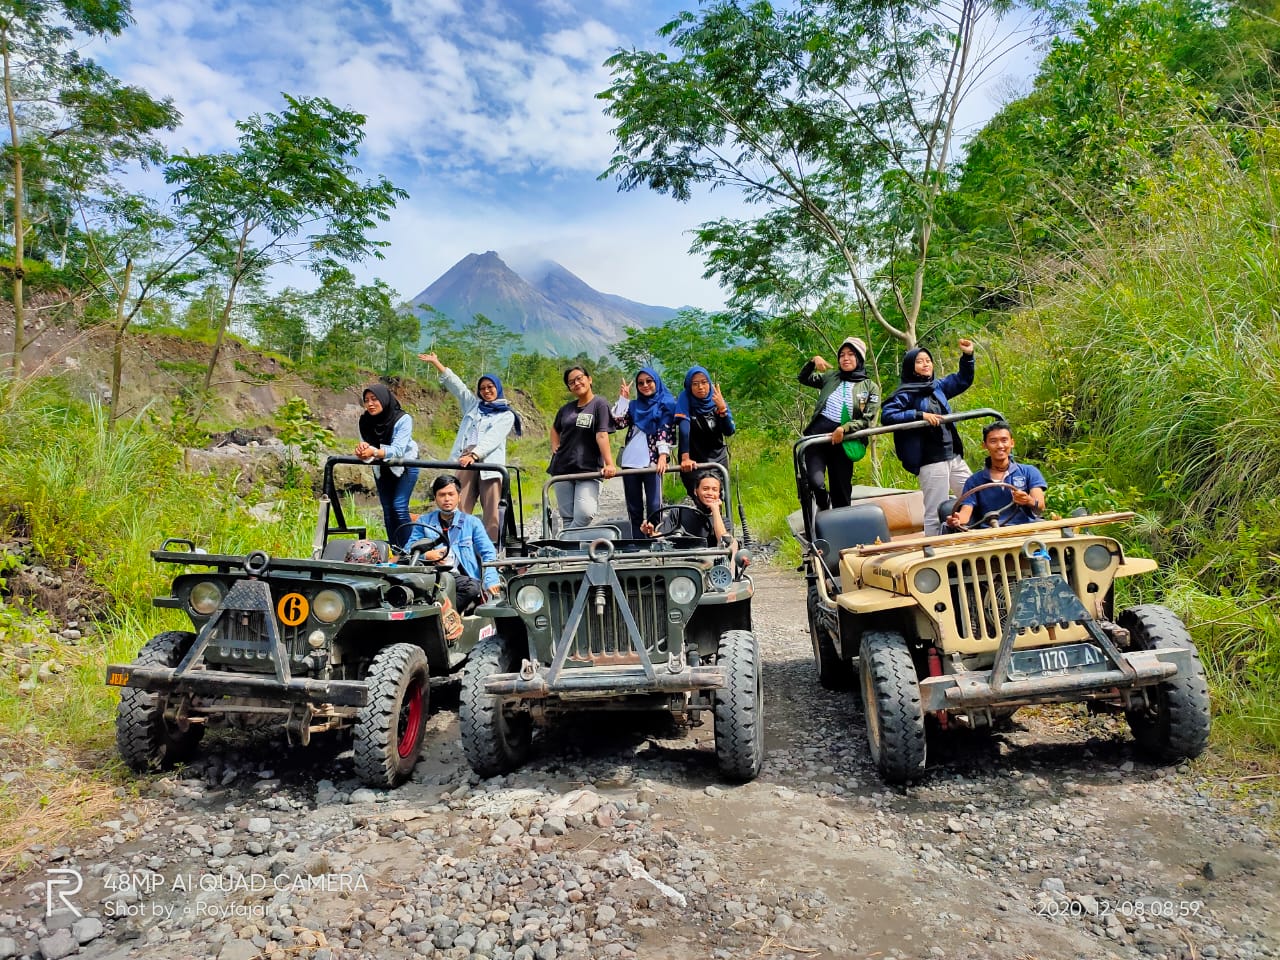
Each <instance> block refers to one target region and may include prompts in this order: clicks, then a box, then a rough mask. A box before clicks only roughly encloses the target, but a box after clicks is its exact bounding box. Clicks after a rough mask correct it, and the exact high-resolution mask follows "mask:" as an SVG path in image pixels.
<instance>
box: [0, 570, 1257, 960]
mask: <svg viewBox="0 0 1280 960" xmlns="http://www.w3.org/2000/svg"><path fill="white" fill-rule="evenodd" d="M755 582H756V598H755V602H754V616H755V626H756V633H757V635H758V637H759V638H760V641H761V644H762V647H763V650H764V654H765V658H766V666H765V671H766V672H765V679H766V689H767V691H768V701H767V708H766V709H767V722H768V745H769V753H768V756H767V758H766V761H765V766H764V771H763V773H762V774H761V776H760V778H759V779H758V780H757V781H755V782H754V783H751V784H747V785H745V786H741V787H726V786H724V785H722V784H721V783H720V782H719V781H718V779H717V776H716V768H715V758H714V751H713V747H712V741H711V729H710V725H709V722H708V724H707V725H706V726H702V727H699V728H695V729H694V730H692V731H690V732H688V733H687V734H686V733H683V732H682V731H679V730H674V729H672V728H670V727H669V726H665V725H649V726H647V727H644V728H642V729H639V730H637V729H635V728H634V727H633V726H629V725H628V724H627V723H626V722H624V721H622V720H611V721H609V722H607V723H602V722H599V721H598V718H597V717H592V718H590V719H589V720H584V722H583V723H582V724H579V725H573V724H567V725H566V726H565V728H561V729H557V730H554V731H552V732H551V733H550V734H549V735H547V736H544V737H542V738H540V739H539V740H536V741H535V756H534V760H533V762H532V763H531V764H530V765H529V766H528V767H526V768H525V769H523V770H521V771H519V772H518V773H516V774H514V775H512V776H509V777H506V778H499V779H497V780H490V781H484V782H477V781H476V779H475V778H474V776H473V775H471V773H470V772H469V770H468V768H467V767H466V764H465V762H464V761H463V759H462V756H461V751H460V748H459V747H458V745H457V720H456V715H455V713H454V712H453V709H454V708H455V707H456V692H455V691H454V690H452V689H451V688H450V687H447V686H446V687H440V688H437V689H436V690H434V691H433V706H434V707H435V709H436V711H437V712H436V713H435V714H434V716H433V717H432V721H431V728H430V731H429V734H428V737H429V739H428V746H427V750H426V754H425V756H424V758H423V760H422V762H421V763H420V764H419V767H418V769H417V771H416V774H415V778H414V781H413V782H411V783H409V784H407V785H405V786H404V787H402V788H400V789H398V790H395V791H392V792H389V793H383V792H374V791H369V790H364V789H359V788H358V784H357V783H356V782H354V781H353V780H351V779H350V776H351V762H350V755H349V754H343V753H341V752H340V751H341V749H342V747H343V745H342V744H341V743H335V742H331V743H329V744H328V745H313V747H311V748H308V749H306V750H297V751H293V752H287V751H283V750H282V749H281V745H280V744H279V743H278V742H276V741H273V740H268V739H264V738H259V739H257V740H245V739H240V740H233V739H219V738H216V737H211V738H210V740H211V741H212V742H211V743H210V745H209V749H208V750H206V752H205V754H204V758H203V759H202V760H201V761H200V762H199V763H197V764H196V765H195V766H192V767H188V768H187V769H186V770H185V771H183V773H182V774H181V776H177V777H174V776H171V777H166V778H158V779H155V780H154V781H152V782H150V783H148V784H147V785H146V786H145V787H144V789H143V795H144V800H143V802H142V803H140V804H138V806H137V807H136V808H135V809H133V810H130V811H128V812H127V813H125V814H124V815H122V816H121V817H120V819H118V820H115V821H111V822H107V823H104V824H102V825H101V833H100V835H99V836H97V837H94V838H90V839H88V840H87V841H86V842H85V843H84V844H83V845H82V846H81V847H78V848H76V849H74V850H61V851H53V852H52V853H51V856H52V857H55V858H56V859H51V860H50V861H49V862H48V863H47V864H46V865H45V869H37V870H34V871H32V872H30V873H28V874H27V875H26V876H25V877H23V878H22V880H21V881H20V882H18V883H15V884H11V888H10V889H8V890H5V891H3V893H0V960H4V958H7V957H10V956H37V955H43V956H44V957H46V958H48V960H54V958H56V957H62V956H68V955H72V953H73V952H75V951H76V950H78V951H79V952H78V953H75V955H77V956H84V957H94V958H101V957H122V958H123V957H149V958H150V957H175V958H176V957H220V958H225V960H237V958H239V960H247V958H249V957H255V956H266V957H286V956H288V957H297V956H301V957H307V958H315V960H333V958H337V957H352V958H355V957H375V956H376V957H380V958H388V957H403V956H429V957H442V958H453V960H467V958H473V957H484V958H494V960H509V958H514V960H556V958H558V957H583V958H586V957H590V958H596V957H622V958H627V957H642V958H655V960H665V958H672V960H674V958H704V957H705V958H722V957H723V958H727V957H794V958H801V957H824V958H846V957H902V958H932V957H948V958H993V960H1014V958H1063V957H1081V958H1090V960H1092V958H1102V957H1119V958H1138V957H1168V958H1184V957H1186V958H1191V957H1194V958H1200V957H1204V958H1214V957H1239V958H1246V960H1247V958H1250V957H1267V956H1277V955H1280V896H1278V895H1277V894H1276V892H1275V891H1276V890H1277V889H1280V847H1278V846H1277V842H1276V837H1275V835H1274V834H1273V833H1271V832H1269V830H1268V829H1267V827H1266V824H1268V823H1274V815H1273V812H1272V810H1271V809H1270V807H1269V806H1268V805H1267V804H1265V803H1260V802H1258V801H1254V802H1253V805H1252V806H1250V805H1249V804H1248V803H1247V802H1236V801H1231V800H1225V799H1221V798H1220V797H1221V796H1222V795H1223V794H1224V793H1225V792H1226V788H1228V787H1229V786H1230V785H1229V784H1222V783H1214V784H1208V783H1204V782H1202V781H1201V780H1200V779H1198V778H1197V776H1196V775H1195V773H1194V772H1191V771H1188V770H1185V769H1184V770H1182V771H1177V770H1173V769H1171V768H1159V767H1154V766H1148V765H1145V764H1143V763H1141V762H1138V761H1135V760H1134V759H1133V756H1132V750H1131V743H1130V740H1129V738H1128V733H1127V731H1126V730H1125V728H1124V725H1123V722H1122V721H1121V722H1116V721H1113V720H1111V719H1109V718H1088V717H1086V716H1084V715H1083V713H1082V712H1078V711H1075V710H1067V709H1064V710H1053V711H1044V712H1040V713H1032V712H1028V711H1024V714H1028V715H1026V716H1024V714H1019V715H1018V717H1017V721H1016V723H1015V725H1014V727H1013V729H1011V730H1010V731H1008V732H1005V733H999V734H995V735H988V736H985V737H970V738H960V737H956V736H952V737H950V738H948V739H946V740H943V741H938V742H935V743H932V744H931V748H930V749H931V762H930V774H929V776H928V777H927V778H926V779H925V780H924V781H923V782H922V783H920V784H919V785H917V786H914V787H912V788H910V789H908V790H905V791H903V790H892V789H888V788H886V787H884V786H883V784H881V782H880V781H879V779H878V778H877V776H876V774H875V771H874V768H873V767H872V765H871V762H870V759H869V757H868V754H867V750H866V746H865V741H864V735H863V731H862V721H861V713H860V708H859V706H858V703H857V699H856V695H854V694H838V693H831V692H828V691H825V690H822V689H821V688H820V687H819V686H818V684H817V680H816V674H815V670H814V667H813V663H812V659H811V656H810V653H809V644H808V632H807V627H806V624H805V614H804V602H803V597H804V594H803V582H802V581H801V579H800V578H799V576H798V575H797V574H795V573H791V572H786V573H780V572H776V571H762V572H760V573H757V574H756V576H755ZM71 869H74V870H75V871H77V874H70V873H63V874H58V873H52V872H50V871H54V870H71ZM76 876H79V877H80V878H82V880H83V886H82V888H81V889H80V890H78V891H75V892H74V893H70V892H68V891H70V890H71V886H69V885H68V886H55V888H54V890H53V894H54V905H55V906H61V904H60V903H59V902H58V897H57V894H59V893H67V902H68V903H69V904H71V905H73V906H74V907H75V908H76V909H77V910H79V912H80V913H81V914H83V916H81V917H77V916H76V915H75V914H74V913H72V912H71V911H70V910H67V909H63V910H61V911H60V912H55V914H54V915H53V916H52V917H49V918H46V917H45V913H46V898H47V895H48V894H49V892H50V891H49V889H48V887H47V884H48V881H49V880H53V881H54V883H55V884H60V883H63V882H64V881H65V882H66V883H68V884H71V883H73V881H74V879H75V878H76ZM660 885H665V887H664V886H660ZM81 942H83V946H81V945H80V943H81Z"/></svg>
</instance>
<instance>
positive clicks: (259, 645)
mask: <svg viewBox="0 0 1280 960" xmlns="http://www.w3.org/2000/svg"><path fill="white" fill-rule="evenodd" d="M387 463H388V464H389V465H392V466H394V465H404V466H408V467H419V468H424V469H440V470H447V471H448V472H450V473H456V472H460V471H462V470H465V469H471V468H467V467H462V466H460V465H459V464H456V463H443V462H438V461H430V460H391V461H387ZM336 467H342V468H343V469H344V470H348V471H349V470H366V471H367V470H368V469H369V467H368V465H366V464H364V462H363V461H361V460H358V459H357V458H355V457H330V458H329V459H328V460H327V461H326V462H325V466H324V479H323V487H322V491H323V492H322V494H321V496H320V499H319V513H318V517H317V521H316V528H315V537H314V540H313V543H312V549H311V555H310V556H309V557H306V558H298V559H293V558H283V557H271V556H268V555H267V554H266V553H265V552H263V551H261V550H255V551H252V552H250V553H248V554H245V555H239V554H234V555H230V554H211V553H206V552H205V551H203V550H200V549H198V548H196V546H195V544H194V543H193V542H192V541H190V540H183V539H177V538H170V539H167V540H165V542H164V543H163V544H162V545H161V547H160V549H159V550H155V551H153V552H152V554H151V556H152V558H153V559H154V560H156V561H157V562H159V563H167V564H173V565H175V566H177V567H179V568H182V572H179V573H178V574H177V575H176V576H175V577H174V578H173V583H172V586H171V588H170V592H169V595H168V596H163V597H157V598H155V600H154V603H155V605H156V606H158V607H167V608H170V609H174V610H179V611H182V612H183V613H184V614H185V615H186V616H187V617H188V618H189V619H190V621H191V626H192V629H190V630H172V631H167V632H165V633H161V634H158V635H157V636H155V637H152V638H151V639H150V640H149V641H147V643H146V644H145V645H144V646H143V648H142V650H141V652H140V653H139V654H138V657H137V658H136V659H135V660H134V661H133V662H132V663H113V664H110V665H109V666H108V667H107V670H106V682H107V684H109V685H110V686H114V687H118V688H120V703H119V706H118V708H117V711H116V745H117V748H118V749H119V752H120V755H121V757H122V758H123V759H124V761H125V762H126V763H127V764H128V765H129V766H130V767H131V768H133V769H134V770H136V771H138V772H145V771H148V770H151V769H155V768H158V767H168V766H172V765H173V764H175V763H178V762H182V761H185V760H189V759H191V758H192V757H193V756H194V754H195V752H196V749H197V747H198V745H199V743H200V740H201V738H202V737H203V735H204V731H205V728H206V727H207V726H208V725H210V724H219V723H221V724H226V725H229V726H235V727H240V728H249V727H252V728H261V727H280V728H283V729H284V731H285V732H286V734H287V736H288V740H289V742H290V743H292V744H300V745H305V744H307V743H309V742H310V740H311V737H312V736H313V735H315V734H317V733H323V732H333V731H338V730H347V729H349V730H350V731H351V733H352V736H353V746H354V754H353V755H354V762H355V771H356V775H357V776H358V777H359V778H360V779H361V780H363V781H364V782H365V783H368V784H370V785H371V786H379V787H394V786H396V785H397V784H399V783H402V782H403V781H404V780H406V779H407V778H408V777H409V775H410V773H412V771H413V767H414V765H415V764H416V763H417V761H418V754H419V751H420V749H421V746H422V741H423V735H424V732H425V729H426V723H427V712H428V696H429V689H430V681H431V678H433V677H435V678H443V677H447V676H448V675H450V674H456V673H457V671H459V670H460V669H461V668H462V665H463V664H464V663H465V662H466V659H467V655H468V653H469V652H470V651H471V648H472V647H473V646H475V644H476V643H477V642H478V641H479V640H481V639H483V638H484V637H486V636H488V635H489V634H492V633H493V622H492V620H491V619H490V618H488V617H486V616H462V615H460V611H458V610H457V609H456V607H455V605H454V600H455V596H456V594H455V584H454V580H453V576H452V574H451V573H450V572H449V571H448V570H447V569H445V568H444V567H442V566H440V565H437V564H432V563H427V562H424V561H423V559H422V557H423V554H425V553H426V552H427V551H428V550H430V549H431V548H433V547H435V546H438V545H440V544H439V543H438V542H427V541H418V542H416V543H410V544H407V545H406V547H405V549H404V550H403V551H395V550H393V549H391V548H390V547H389V545H388V544H387V542H386V541H368V540H364V537H365V534H366V530H365V528H364V527H359V526H348V524H347V521H346V518H345V517H344V515H343V510H342V501H341V498H340V497H339V495H338V491H337V488H336V484H335V479H334V472H335V468H336ZM484 468H485V469H486V470H491V471H498V472H501V473H502V474H503V479H504V488H506V489H510V484H509V483H506V482H505V481H506V480H507V479H508V471H510V472H516V471H517V469H518V468H516V467H510V468H508V467H501V466H497V465H491V464H485V465H484ZM476 469H478V467H477V468H476ZM516 489H517V490H518V484H517V485H516ZM503 507H504V509H503V539H504V540H505V539H507V538H508V537H509V538H510V541H511V542H509V543H507V544H506V546H507V547H509V548H515V549H522V546H520V545H521V544H522V542H523V524H522V522H520V520H519V519H518V516H517V514H518V512H519V511H518V510H513V504H512V502H511V499H510V497H509V496H507V497H504V503H503ZM357 543H358V544H359V546H358V547H357V548H356V549H355V550H353V549H352V547H353V545H356V544H357ZM357 556H358V557H359V558H360V559H359V562H355V561H354V560H353V558H354V557H357Z"/></svg>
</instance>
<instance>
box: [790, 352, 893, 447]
mask: <svg viewBox="0 0 1280 960" xmlns="http://www.w3.org/2000/svg"><path fill="white" fill-rule="evenodd" d="M798 379H799V380H800V382H801V383H803V384H804V385H805V386H806V387H814V388H815V389H816V390H817V391H818V406H817V408H816V409H815V410H814V412H813V417H812V418H811V419H810V421H809V425H810V426H812V425H813V421H814V420H816V419H817V418H818V417H820V416H822V410H823V408H824V407H826V405H827V399H828V398H829V397H830V396H831V394H833V393H835V392H836V388H837V387H839V386H840V383H841V380H840V371H839V370H838V369H832V370H828V371H826V372H825V373H818V372H817V370H815V369H814V367H813V361H812V360H810V361H808V362H807V363H805V365H804V366H803V367H801V368H800V376H799V378H798ZM852 401H853V402H852V403H850V405H849V419H848V421H846V422H845V423H842V424H840V426H842V427H844V431H845V433H846V434H847V433H852V432H853V431H854V430H865V429H867V427H869V426H871V425H872V424H873V423H875V420H876V416H877V415H878V414H879V412H880V384H878V383H876V382H875V381H874V380H872V379H870V378H865V379H862V380H855V381H853V397H852ZM806 432H808V428H806Z"/></svg>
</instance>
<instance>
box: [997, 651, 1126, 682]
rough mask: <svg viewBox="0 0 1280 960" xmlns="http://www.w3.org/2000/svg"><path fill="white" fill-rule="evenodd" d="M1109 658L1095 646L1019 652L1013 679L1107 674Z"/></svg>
mask: <svg viewBox="0 0 1280 960" xmlns="http://www.w3.org/2000/svg"><path fill="white" fill-rule="evenodd" d="M1110 669H1111V664H1109V663H1108V662H1107V658H1106V657H1105V656H1103V655H1102V651H1101V650H1099V649H1098V648H1097V647H1095V646H1094V645H1093V644H1091V643H1069V644H1066V645H1065V646H1061V647H1041V648H1039V649H1038V650H1015V651H1014V654H1013V660H1012V662H1011V663H1010V664H1009V675H1010V676H1011V677H1019V676H1021V677H1046V676H1047V677H1051V676H1055V675H1061V674H1067V673H1105V672H1106V671H1108V670H1110Z"/></svg>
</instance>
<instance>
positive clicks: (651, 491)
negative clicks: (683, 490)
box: [622, 473, 662, 537]
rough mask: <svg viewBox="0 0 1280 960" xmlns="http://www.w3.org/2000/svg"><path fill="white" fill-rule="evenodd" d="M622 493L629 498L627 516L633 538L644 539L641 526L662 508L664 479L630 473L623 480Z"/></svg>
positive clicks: (645, 474) (655, 475)
mask: <svg viewBox="0 0 1280 960" xmlns="http://www.w3.org/2000/svg"><path fill="white" fill-rule="evenodd" d="M622 492H623V493H624V494H626V497H627V516H628V517H629V518H630V520H631V536H633V537H642V536H644V534H643V533H641V532H640V524H642V523H644V522H645V520H647V519H649V514H651V513H653V511H655V510H657V509H658V508H659V507H660V506H662V477H661V476H659V475H658V474H656V473H629V474H626V475H625V476H623V478H622Z"/></svg>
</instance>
